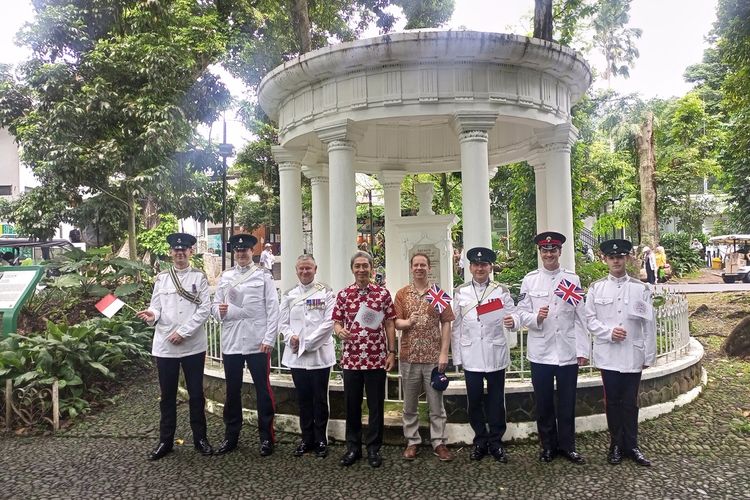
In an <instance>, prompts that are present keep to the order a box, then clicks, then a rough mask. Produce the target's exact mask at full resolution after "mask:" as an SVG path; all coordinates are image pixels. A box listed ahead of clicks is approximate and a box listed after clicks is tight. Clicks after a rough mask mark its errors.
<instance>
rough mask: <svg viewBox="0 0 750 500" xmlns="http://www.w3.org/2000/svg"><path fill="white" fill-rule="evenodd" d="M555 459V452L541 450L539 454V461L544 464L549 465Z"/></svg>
mask: <svg viewBox="0 0 750 500" xmlns="http://www.w3.org/2000/svg"><path fill="white" fill-rule="evenodd" d="M554 458H555V452H554V451H552V450H549V449H546V448H545V449H543V450H542V451H541V452H539V461H540V462H544V463H547V464H548V463H550V462H551V461H552V460H553V459H554Z"/></svg>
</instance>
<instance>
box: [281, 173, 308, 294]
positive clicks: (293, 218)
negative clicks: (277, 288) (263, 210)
mask: <svg viewBox="0 0 750 500" xmlns="http://www.w3.org/2000/svg"><path fill="white" fill-rule="evenodd" d="M300 174H301V170H300V164H299V163H297V162H284V163H280V164H279V207H280V208H279V212H280V213H279V218H280V222H281V234H282V238H281V289H282V290H287V289H289V288H291V287H293V286H294V284H295V283H296V282H297V275H296V272H295V269H294V265H295V262H296V261H297V257H298V256H299V255H300V254H301V253H302V252H303V250H304V243H303V241H302V197H301V193H302V183H301V177H300Z"/></svg>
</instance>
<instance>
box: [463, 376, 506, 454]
mask: <svg viewBox="0 0 750 500" xmlns="http://www.w3.org/2000/svg"><path fill="white" fill-rule="evenodd" d="M464 379H465V380H466V399H467V402H468V408H467V412H468V413H469V424H470V425H471V428H472V430H473V431H474V444H475V445H477V446H481V447H487V448H489V449H490V450H491V451H492V450H496V449H497V448H499V447H500V446H501V444H502V438H503V434H505V429H506V428H507V425H506V423H505V370H499V371H495V372H472V371H468V370H464ZM484 379H487V394H485V393H484Z"/></svg>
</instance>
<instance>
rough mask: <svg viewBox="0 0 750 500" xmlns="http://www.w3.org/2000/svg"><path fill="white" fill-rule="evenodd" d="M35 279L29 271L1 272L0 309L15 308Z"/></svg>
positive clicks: (33, 274)
mask: <svg viewBox="0 0 750 500" xmlns="http://www.w3.org/2000/svg"><path fill="white" fill-rule="evenodd" d="M34 278H35V273H33V272H29V271H0V309H13V308H15V307H16V305H17V304H18V301H19V300H21V297H22V296H23V293H24V292H25V291H26V290H27V289H28V287H29V286H33V282H34Z"/></svg>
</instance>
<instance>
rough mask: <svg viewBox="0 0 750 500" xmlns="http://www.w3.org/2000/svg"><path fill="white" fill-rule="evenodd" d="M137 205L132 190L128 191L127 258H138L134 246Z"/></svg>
mask: <svg viewBox="0 0 750 500" xmlns="http://www.w3.org/2000/svg"><path fill="white" fill-rule="evenodd" d="M137 207H138V205H137V204H136V202H135V196H134V195H133V192H132V191H130V190H129V191H128V258H129V259H130V260H138V248H137V247H136V241H135V238H136V231H135V211H136V208H137Z"/></svg>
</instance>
